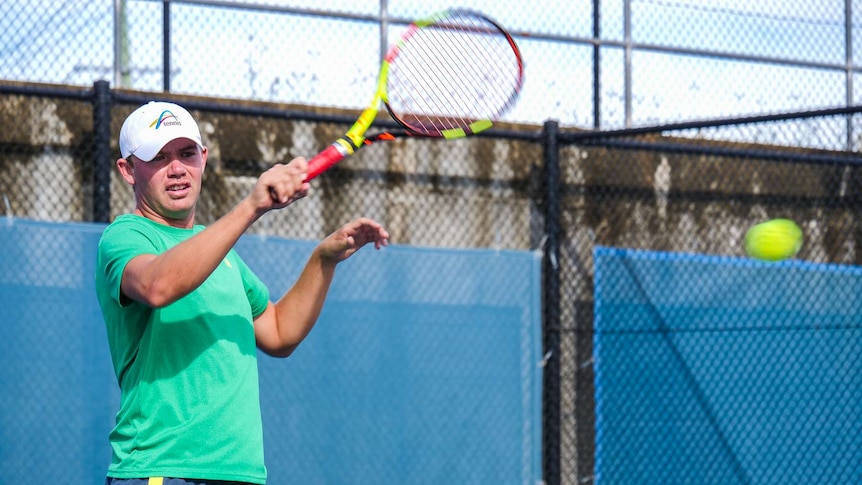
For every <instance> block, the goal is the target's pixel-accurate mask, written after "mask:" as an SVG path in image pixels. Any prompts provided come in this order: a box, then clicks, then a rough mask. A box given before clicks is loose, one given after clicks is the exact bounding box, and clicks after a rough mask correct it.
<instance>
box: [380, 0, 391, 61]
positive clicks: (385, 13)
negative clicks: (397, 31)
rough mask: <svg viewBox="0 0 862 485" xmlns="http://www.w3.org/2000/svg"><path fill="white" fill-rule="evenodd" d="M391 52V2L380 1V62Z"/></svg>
mask: <svg viewBox="0 0 862 485" xmlns="http://www.w3.org/2000/svg"><path fill="white" fill-rule="evenodd" d="M387 51H389V2H387V0H380V62H383V57H384V56H386V52H387Z"/></svg>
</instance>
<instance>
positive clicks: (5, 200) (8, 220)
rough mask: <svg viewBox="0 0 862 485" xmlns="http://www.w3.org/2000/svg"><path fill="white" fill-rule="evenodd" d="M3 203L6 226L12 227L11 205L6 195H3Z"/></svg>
mask: <svg viewBox="0 0 862 485" xmlns="http://www.w3.org/2000/svg"><path fill="white" fill-rule="evenodd" d="M3 203H4V204H6V225H7V226H11V225H12V205H11V204H10V203H9V197H6V193H5V192H4V193H3Z"/></svg>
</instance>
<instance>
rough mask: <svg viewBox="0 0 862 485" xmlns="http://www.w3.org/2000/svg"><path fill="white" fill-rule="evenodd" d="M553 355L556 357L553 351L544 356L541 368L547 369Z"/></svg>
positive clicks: (540, 364)
mask: <svg viewBox="0 0 862 485" xmlns="http://www.w3.org/2000/svg"><path fill="white" fill-rule="evenodd" d="M552 355H554V351H553V350H549V351H547V352H545V355H543V356H542V360H541V362H539V367H545V366H546V365H548V361H549V360H551V356H552Z"/></svg>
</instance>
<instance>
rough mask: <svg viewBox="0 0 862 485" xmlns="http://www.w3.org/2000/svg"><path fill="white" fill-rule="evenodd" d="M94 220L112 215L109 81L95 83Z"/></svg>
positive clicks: (106, 219)
mask: <svg viewBox="0 0 862 485" xmlns="http://www.w3.org/2000/svg"><path fill="white" fill-rule="evenodd" d="M93 91H94V96H93V156H94V157H95V160H94V163H93V220H94V222H109V219H110V217H111V167H112V163H111V86H110V84H108V81H96V82H95V84H94V85H93Z"/></svg>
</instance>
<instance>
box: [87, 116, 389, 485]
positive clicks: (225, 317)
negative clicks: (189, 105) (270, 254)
mask: <svg viewBox="0 0 862 485" xmlns="http://www.w3.org/2000/svg"><path fill="white" fill-rule="evenodd" d="M120 151H121V155H122V157H121V158H120V159H118V160H117V168H118V169H119V172H120V175H121V176H122V178H123V180H125V181H126V182H127V183H128V184H130V185H131V186H132V187H133V189H134V194H135V209H134V212H133V213H132V214H125V215H122V216H119V217H118V218H117V219H116V220H115V221H114V222H113V223H112V224H110V225H109V226H108V227H107V228H106V229H105V231H104V233H103V235H102V238H101V240H100V242H99V252H98V264H97V271H96V293H97V296H98V299H99V304H100V305H101V308H102V313H103V315H104V318H105V324H106V328H107V334H108V343H109V344H110V351H111V358H112V360H113V364H114V370H115V372H116V374H117V380H118V382H119V385H120V390H121V400H120V409H119V412H118V413H117V416H116V426H115V428H114V429H113V430H112V432H111V434H110V442H111V446H112V448H113V459H112V463H111V465H110V467H109V468H108V473H107V475H108V478H107V481H106V483H109V484H128V485H137V484H146V483H150V484H153V483H155V484H162V483H164V484H165V485H168V484H175V483H176V484H188V483H195V484H201V483H206V484H210V483H224V482H228V483H237V482H238V483H265V481H266V468H265V467H264V462H263V433H262V426H261V415H260V405H259V398H258V376H257V360H256V349H257V348H259V349H261V350H262V351H264V352H266V353H267V354H270V355H273V356H280V357H286V356H288V355H290V354H291V352H293V350H294V349H295V348H296V347H297V345H299V343H300V342H301V341H302V340H303V339H304V338H305V336H306V335H308V333H309V331H311V328H312V326H313V325H314V323H315V321H316V320H317V318H318V315H319V314H320V311H321V308H322V306H323V303H324V299H325V297H326V293H327V291H328V289H329V285H330V283H331V281H332V278H333V275H334V272H335V267H336V265H337V263H338V262H340V261H342V260H344V259H346V258H348V257H350V256H351V255H352V254H353V253H355V252H356V251H358V250H359V249H360V248H361V247H363V246H364V245H366V244H369V243H373V244H374V246H375V247H376V248H378V249H379V248H381V247H382V246H385V245H386V244H387V243H388V238H389V234H388V233H387V232H386V231H385V230H384V229H383V228H382V227H381V226H380V224H378V223H376V222H374V221H371V220H368V219H358V220H355V221H353V222H350V223H348V224H346V225H344V226H343V227H341V228H339V229H338V230H337V231H335V232H334V233H332V234H331V235H329V236H328V237H326V238H325V239H323V241H321V242H320V243H319V244H318V246H317V247H316V248H315V249H314V251H313V252H312V254H311V256H310V258H309V260H308V262H307V263H306V265H305V267H304V269H303V271H302V273H301V274H300V276H299V278H298V279H297V281H296V282H295V284H294V286H293V287H292V288H291V289H289V290H288V291H287V292H286V293H285V294H284V296H282V297H281V299H279V300H278V301H277V302H275V303H273V302H272V301H270V299H269V292H268V290H267V288H266V287H265V286H264V284H263V283H262V282H261V281H260V279H258V277H257V276H255V275H254V273H253V272H252V271H251V270H250V269H249V268H248V266H246V264H245V263H244V262H243V261H242V259H240V257H239V255H238V254H237V253H236V252H235V251H234V250H233V249H232V248H233V246H234V244H235V243H236V242H237V240H238V239H239V237H240V236H241V235H242V234H243V233H244V232H245V231H246V230H247V229H248V228H249V227H250V226H251V224H252V223H254V222H255V221H256V220H257V219H258V218H260V217H261V216H262V215H264V214H265V213H266V212H268V211H270V210H276V209H282V208H284V207H287V206H288V205H290V204H291V203H292V202H294V201H296V200H298V199H301V198H302V197H304V196H305V195H306V194H307V192H308V190H309V184H308V182H306V181H305V173H306V170H307V163H306V161H305V160H304V159H303V158H296V159H294V160H292V161H291V162H290V163H287V164H278V165H275V166H274V167H272V168H271V169H269V170H267V171H266V172H264V173H263V174H261V175H260V177H259V178H258V180H257V182H256V184H255V186H254V188H253V189H252V191H251V193H250V194H249V195H248V196H247V197H245V198H244V199H243V200H242V201H241V202H240V203H239V204H237V206H236V207H234V208H233V210H231V211H230V212H229V213H228V214H227V215H225V216H223V217H222V218H220V219H219V220H217V221H215V222H214V223H213V224H212V225H210V226H208V227H203V226H201V225H196V224H195V207H196V204H197V202H198V197H199V195H200V190H201V180H202V176H203V173H204V170H205V168H206V162H207V148H206V147H205V146H203V143H202V141H201V135H200V131H199V129H198V126H197V123H196V122H195V120H194V119H193V118H192V116H191V115H190V114H189V113H188V111H186V110H185V109H184V108H182V107H180V106H178V105H176V104H172V103H163V102H151V103H149V104H146V105H143V106H141V107H139V108H138V109H137V110H135V111H134V112H133V113H132V114H131V115H129V117H128V118H127V119H126V120H125V122H124V123H123V127H122V129H121V131H120Z"/></svg>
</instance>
